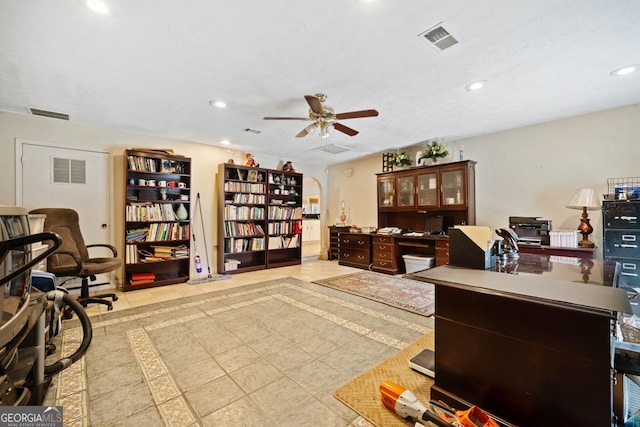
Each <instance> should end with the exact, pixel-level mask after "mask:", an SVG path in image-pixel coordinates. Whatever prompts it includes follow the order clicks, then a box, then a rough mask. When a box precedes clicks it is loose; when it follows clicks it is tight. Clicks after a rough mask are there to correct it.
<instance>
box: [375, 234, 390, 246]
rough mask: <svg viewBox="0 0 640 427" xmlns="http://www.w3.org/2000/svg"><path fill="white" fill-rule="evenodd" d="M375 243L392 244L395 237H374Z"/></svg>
mask: <svg viewBox="0 0 640 427" xmlns="http://www.w3.org/2000/svg"><path fill="white" fill-rule="evenodd" d="M373 243H374V244H378V243H380V244H388V245H390V244H392V243H393V237H389V236H373Z"/></svg>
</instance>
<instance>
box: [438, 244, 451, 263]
mask: <svg viewBox="0 0 640 427" xmlns="http://www.w3.org/2000/svg"><path fill="white" fill-rule="evenodd" d="M445 264H449V239H439V240H436V267H438V266H440V265H445Z"/></svg>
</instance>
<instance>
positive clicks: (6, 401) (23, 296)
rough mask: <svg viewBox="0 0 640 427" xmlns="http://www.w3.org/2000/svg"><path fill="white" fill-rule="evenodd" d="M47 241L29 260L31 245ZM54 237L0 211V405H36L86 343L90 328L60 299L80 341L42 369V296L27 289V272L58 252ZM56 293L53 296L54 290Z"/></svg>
mask: <svg viewBox="0 0 640 427" xmlns="http://www.w3.org/2000/svg"><path fill="white" fill-rule="evenodd" d="M44 241H48V242H52V245H51V246H50V247H49V249H48V250H46V251H45V252H43V253H41V254H40V255H38V256H37V257H35V258H32V256H31V255H32V253H31V245H32V244H34V243H40V242H44ZM60 244H61V239H60V236H58V235H57V234H55V233H50V232H45V233H38V234H29V223H28V220H27V212H26V210H24V209H22V208H18V207H14V206H0V290H2V292H0V392H1V396H2V397H1V398H0V406H10V405H19V406H24V405H31V406H33V405H35V406H38V405H41V404H42V401H43V400H44V396H45V395H46V392H47V389H48V386H49V383H50V382H51V378H52V377H53V375H55V374H57V373H58V372H60V371H62V370H63V369H66V368H67V367H69V366H71V364H73V363H74V362H76V361H77V360H79V359H80V357H82V355H83V354H84V353H85V352H86V350H87V348H88V347H89V344H90V343H91V335H92V333H91V323H90V321H89V318H88V317H87V315H86V313H85V312H84V309H83V308H82V306H81V305H80V304H79V303H78V302H77V300H76V299H75V298H73V297H71V296H70V295H66V294H65V295H64V296H63V297H62V300H63V302H64V303H65V304H66V306H68V307H69V308H70V309H71V311H73V312H74V313H76V314H77V315H78V319H79V320H80V323H81V326H82V330H83V339H82V342H81V343H80V345H79V347H78V349H77V350H76V352H74V353H73V354H71V355H70V356H67V357H63V358H61V359H59V360H58V361H56V362H54V363H53V364H51V365H46V364H45V358H46V354H45V348H46V345H45V344H46V343H45V340H46V332H45V331H46V323H47V322H46V317H47V312H49V314H50V312H51V310H47V308H48V306H49V304H48V302H47V299H48V295H45V293H43V292H41V291H39V290H38V289H35V288H32V287H31V267H33V266H34V265H36V264H37V263H38V262H40V261H41V260H43V259H44V258H46V257H48V256H49V255H50V254H51V253H53V252H54V251H55V250H56V249H58V248H59V247H60ZM54 292H59V291H54Z"/></svg>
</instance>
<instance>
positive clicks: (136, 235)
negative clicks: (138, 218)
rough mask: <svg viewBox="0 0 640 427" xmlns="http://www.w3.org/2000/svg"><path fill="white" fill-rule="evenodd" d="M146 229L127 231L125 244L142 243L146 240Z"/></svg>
mask: <svg viewBox="0 0 640 427" xmlns="http://www.w3.org/2000/svg"><path fill="white" fill-rule="evenodd" d="M148 231H149V230H148V229H146V228H136V229H134V230H127V236H126V241H127V243H136V242H144V241H145V239H146V238H147V233H148Z"/></svg>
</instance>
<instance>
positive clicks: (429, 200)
mask: <svg viewBox="0 0 640 427" xmlns="http://www.w3.org/2000/svg"><path fill="white" fill-rule="evenodd" d="M475 165H476V162H474V161H472V160H465V161H461V162H453V163H444V164H442V165H435V166H421V167H416V168H411V169H406V170H400V171H395V172H386V173H381V174H378V175H377V191H378V228H379V229H380V228H383V227H399V228H403V229H408V230H412V231H425V230H424V220H425V217H426V215H430V216H435V215H440V216H442V217H443V224H444V228H445V230H446V229H447V228H448V227H451V226H453V225H459V224H466V225H474V224H475V221H476V209H475Z"/></svg>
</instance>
